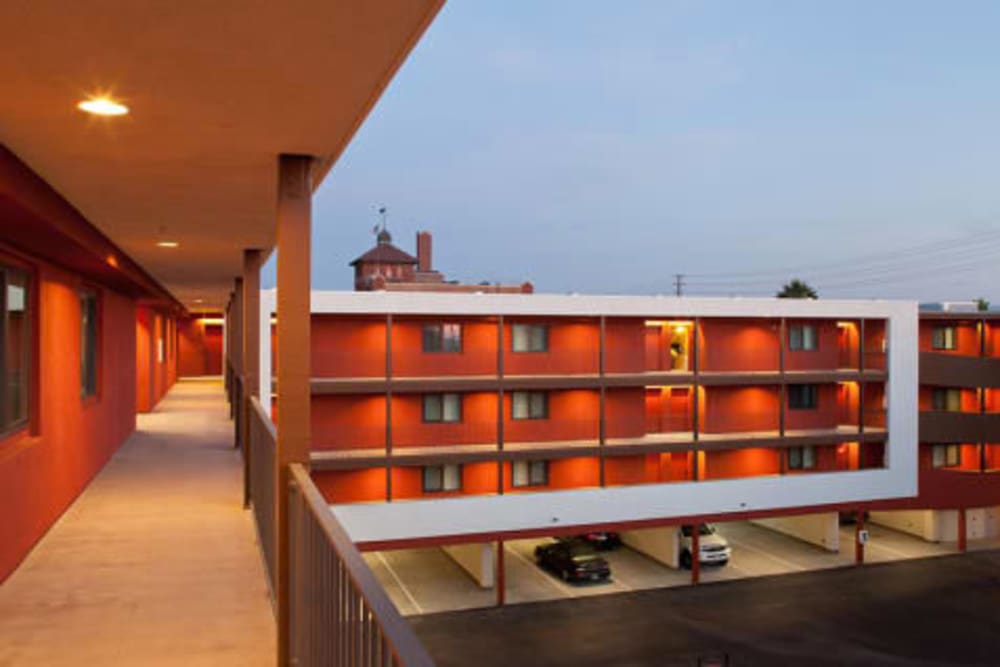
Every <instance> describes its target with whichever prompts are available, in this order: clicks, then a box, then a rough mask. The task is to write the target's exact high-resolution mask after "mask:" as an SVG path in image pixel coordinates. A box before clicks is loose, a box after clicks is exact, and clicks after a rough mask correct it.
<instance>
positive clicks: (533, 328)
mask: <svg viewBox="0 0 1000 667" xmlns="http://www.w3.org/2000/svg"><path fill="white" fill-rule="evenodd" d="M548 349H549V328H548V327H547V326H546V325H544V324H515V325H514V326H513V327H512V329H511V350H512V351H514V352H547V351H548Z"/></svg>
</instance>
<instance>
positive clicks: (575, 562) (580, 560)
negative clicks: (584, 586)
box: [535, 540, 611, 581]
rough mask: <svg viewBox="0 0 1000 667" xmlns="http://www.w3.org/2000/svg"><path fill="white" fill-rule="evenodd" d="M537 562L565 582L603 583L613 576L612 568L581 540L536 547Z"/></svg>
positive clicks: (561, 541)
mask: <svg viewBox="0 0 1000 667" xmlns="http://www.w3.org/2000/svg"><path fill="white" fill-rule="evenodd" d="M535 562H536V563H537V564H538V566H539V567H541V568H543V569H546V570H549V571H550V572H554V573H555V574H557V575H559V577H560V578H561V579H562V580H563V581H602V580H604V579H607V578H609V577H610V576H611V566H610V565H608V561H606V560H604V559H603V558H601V557H600V556H598V555H597V553H596V552H595V551H594V549H593V548H592V547H590V546H589V545H588V544H586V543H585V542H583V541H580V540H560V541H558V542H552V543H550V544H542V545H539V546H537V547H535Z"/></svg>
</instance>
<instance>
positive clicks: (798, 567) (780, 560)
mask: <svg viewBox="0 0 1000 667" xmlns="http://www.w3.org/2000/svg"><path fill="white" fill-rule="evenodd" d="M727 539H728V540H729V541H730V542H732V543H733V544H735V545H738V546H739V547H740V548H741V549H746V550H747V551H752V552H754V553H757V554H760V555H761V556H764V557H765V558H770V559H771V560H773V561H774V562H776V563H781V564H782V565H784V566H785V567H787V568H789V569H790V570H794V571H796V572H804V571H805V569H806V568H804V567H802V566H801V565H796V564H795V563H793V562H792V561H790V560H785V559H784V558H780V557H778V556H775V555H774V554H772V553H770V552H769V551H764V550H763V549H758V548H757V547H752V546H750V545H749V544H746V543H745V542H739V541H737V540H734V539H733V538H732V537H729V538H727Z"/></svg>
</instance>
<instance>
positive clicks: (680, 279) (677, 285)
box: [674, 273, 684, 296]
mask: <svg viewBox="0 0 1000 667" xmlns="http://www.w3.org/2000/svg"><path fill="white" fill-rule="evenodd" d="M674 292H675V293H676V294H677V296H684V274H683V273H675V274H674Z"/></svg>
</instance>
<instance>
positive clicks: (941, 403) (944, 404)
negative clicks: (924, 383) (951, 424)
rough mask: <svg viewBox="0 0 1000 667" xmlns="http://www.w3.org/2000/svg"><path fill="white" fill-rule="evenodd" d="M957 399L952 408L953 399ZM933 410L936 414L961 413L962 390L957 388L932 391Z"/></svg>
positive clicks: (937, 388)
mask: <svg viewBox="0 0 1000 667" xmlns="http://www.w3.org/2000/svg"><path fill="white" fill-rule="evenodd" d="M955 397H957V399H956V401H955V407H954V409H953V408H952V405H951V402H952V398H955ZM931 409H933V410H934V411H935V412H961V411H962V390H961V389H958V388H956V387H934V388H933V389H931Z"/></svg>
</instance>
